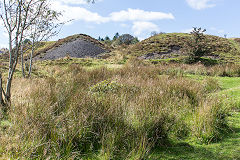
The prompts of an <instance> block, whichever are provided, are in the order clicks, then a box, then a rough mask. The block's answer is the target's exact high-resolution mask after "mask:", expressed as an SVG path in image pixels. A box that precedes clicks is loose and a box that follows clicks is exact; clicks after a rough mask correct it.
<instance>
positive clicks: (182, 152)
mask: <svg viewBox="0 0 240 160" xmlns="http://www.w3.org/2000/svg"><path fill="white" fill-rule="evenodd" d="M152 155H153V156H150V157H149V160H159V159H176V160H179V159H215V160H216V159H218V158H219V157H216V155H214V153H212V152H211V151H209V150H207V149H206V148H204V147H194V146H191V145H189V144H188V143H178V144H175V145H173V146H171V147H161V148H158V149H156V150H155V151H154V152H153V154H152Z"/></svg>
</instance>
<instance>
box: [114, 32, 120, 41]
mask: <svg viewBox="0 0 240 160" xmlns="http://www.w3.org/2000/svg"><path fill="white" fill-rule="evenodd" d="M119 36H120V35H119V33H118V32H117V33H116V34H115V35H114V37H113V40H114V41H115V40H117V39H118V38H119Z"/></svg>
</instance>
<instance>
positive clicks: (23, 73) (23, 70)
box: [21, 44, 25, 78]
mask: <svg viewBox="0 0 240 160" xmlns="http://www.w3.org/2000/svg"><path fill="white" fill-rule="evenodd" d="M21 62H22V76H23V78H25V69H24V59H23V44H22V45H21Z"/></svg>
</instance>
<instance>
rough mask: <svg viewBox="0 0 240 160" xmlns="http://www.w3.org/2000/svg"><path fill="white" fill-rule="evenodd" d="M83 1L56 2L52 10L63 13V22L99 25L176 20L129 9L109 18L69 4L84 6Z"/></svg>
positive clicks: (165, 15)
mask: <svg viewBox="0 0 240 160" xmlns="http://www.w3.org/2000/svg"><path fill="white" fill-rule="evenodd" d="M82 2H83V1H82V0H80V1H79V2H78V1H77V0H70V1H64V0H60V1H56V0H55V1H54V2H53V5H52V8H53V9H54V10H57V11H60V12H62V14H63V16H62V18H61V21H69V20H82V21H85V22H94V23H97V24H100V23H107V22H126V21H156V20H162V19H174V16H173V15H172V14H171V13H163V12H150V11H144V10H140V9H130V8H129V9H128V10H122V11H119V12H112V13H110V14H109V15H108V16H101V15H99V14H98V13H96V12H91V11H89V10H87V9H86V8H83V7H80V6H76V5H74V6H71V5H69V4H80V3H81V4H82Z"/></svg>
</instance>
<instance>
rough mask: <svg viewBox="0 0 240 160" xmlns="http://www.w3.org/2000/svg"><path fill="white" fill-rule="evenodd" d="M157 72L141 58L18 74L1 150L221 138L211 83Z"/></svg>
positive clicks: (101, 151) (97, 154)
mask: <svg viewBox="0 0 240 160" xmlns="http://www.w3.org/2000/svg"><path fill="white" fill-rule="evenodd" d="M59 70H60V69H59ZM160 71H161V70H160V69H159V67H153V66H152V67H149V66H144V65H142V64H141V63H138V62H136V63H135V64H132V63H128V64H126V65H125V66H124V67H123V68H121V69H117V70H109V69H107V68H104V67H102V68H97V69H93V70H85V69H83V68H81V67H79V66H77V65H71V66H70V67H68V68H67V69H65V70H62V71H57V69H56V68H55V73H56V74H55V75H54V76H53V77H48V78H44V79H43V78H35V79H31V80H23V79H17V80H16V81H15V83H14V87H13V88H14V90H13V95H15V97H14V100H13V104H14V105H13V107H12V109H11V111H10V113H9V121H10V123H11V125H9V126H8V127H7V128H5V130H4V131H2V132H4V133H5V136H1V138H2V141H1V142H0V144H1V146H6V147H3V148H2V150H3V151H4V152H5V153H9V154H10V155H11V156H12V157H13V158H20V159H84V158H89V157H90V158H91V157H92V159H145V158H146V157H147V156H148V153H149V152H151V150H152V149H154V148H155V147H158V146H162V145H168V144H169V143H170V142H171V141H172V140H180V139H183V138H186V137H188V136H193V137H194V138H195V139H196V140H200V141H202V142H206V143H208V142H211V141H212V140H213V139H219V138H220V137H221V134H220V131H221V130H222V129H223V128H224V127H225V124H226V122H225V114H226V110H225V108H224V107H225V106H224V105H223V104H222V103H221V102H220V101H216V99H213V98H211V97H209V92H212V91H214V90H215V89H211V84H212V83H211V82H209V83H206V84H202V83H197V82H196V81H192V80H189V79H185V78H184V77H182V76H178V75H174V76H171V75H161V76H160V74H161V72H160ZM208 84H210V85H208ZM206 86H207V87H206ZM213 87H214V88H216V86H213ZM206 88H207V89H206ZM19 91H21V92H19Z"/></svg>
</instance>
